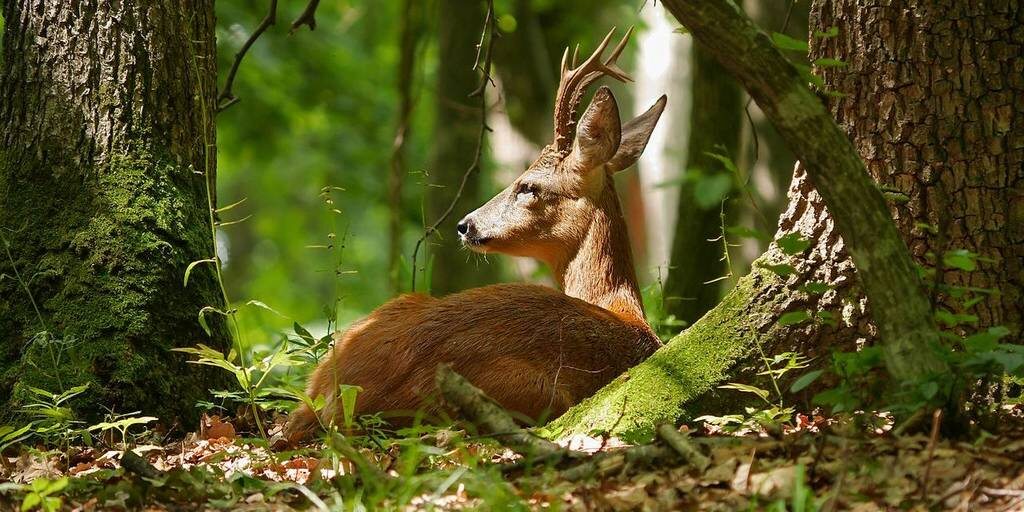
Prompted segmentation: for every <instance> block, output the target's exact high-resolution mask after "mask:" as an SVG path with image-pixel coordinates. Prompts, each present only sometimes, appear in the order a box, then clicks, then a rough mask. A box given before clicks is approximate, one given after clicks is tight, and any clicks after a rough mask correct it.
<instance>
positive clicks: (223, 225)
mask: <svg viewBox="0 0 1024 512" xmlns="http://www.w3.org/2000/svg"><path fill="white" fill-rule="evenodd" d="M251 218H252V215H251V214H250V215H246V216H245V217H242V218H241V219H238V220H229V221H226V222H218V223H217V227H218V228H224V227H227V226H230V225H232V224H241V223H243V222H245V221H247V220H249V219H251Z"/></svg>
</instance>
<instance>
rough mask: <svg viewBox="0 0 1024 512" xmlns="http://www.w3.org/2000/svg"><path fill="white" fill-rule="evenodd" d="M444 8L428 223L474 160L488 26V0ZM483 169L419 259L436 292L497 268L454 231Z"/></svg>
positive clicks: (452, 2)
mask: <svg viewBox="0 0 1024 512" xmlns="http://www.w3.org/2000/svg"><path fill="white" fill-rule="evenodd" d="M439 8H440V9H439V20H438V38H439V41H438V57H439V59H440V60H439V62H438V64H439V65H438V70H437V90H436V94H437V96H436V98H437V99H436V115H437V118H436V120H435V123H434V133H433V139H434V152H433V155H432V158H431V166H430V168H429V170H428V172H429V173H430V176H429V177H428V180H429V182H430V183H432V184H433V185H434V186H433V187H429V188H427V189H426V190H425V191H424V193H425V194H426V201H427V206H428V209H427V212H428V215H427V219H426V220H427V222H428V223H433V222H434V221H435V220H437V219H438V218H440V217H441V215H442V213H443V212H444V211H445V209H447V208H448V205H450V204H451V202H452V200H453V199H454V198H455V194H456V191H457V190H458V188H459V182H460V181H461V180H462V175H463V174H464V173H465V172H466V169H467V168H469V166H470V164H471V163H472V162H473V158H474V150H475V148H476V145H477V135H478V131H479V127H480V125H479V120H480V110H479V109H480V105H481V101H480V99H479V98H470V97H469V94H470V93H472V92H473V91H474V90H475V89H476V88H477V86H478V85H479V75H478V72H477V71H476V70H475V69H474V68H473V65H474V63H475V58H476V53H477V52H476V45H477V44H478V43H479V42H480V31H481V30H482V28H483V21H484V11H483V5H482V4H481V3H480V2H476V1H473V2H465V1H459V0H442V1H441V2H440V3H439ZM481 58H483V56H482V55H481ZM481 64H483V63H482V62H481ZM481 174H482V173H480V172H475V173H473V174H472V175H471V176H470V177H469V179H468V181H467V182H466V187H465V189H464V190H463V192H462V196H461V197H459V198H458V201H457V202H456V206H455V209H454V210H452V213H451V215H449V216H448V218H447V219H446V220H445V222H444V223H443V224H441V225H440V226H438V232H437V234H436V235H433V236H431V237H429V238H428V239H427V241H426V242H425V243H426V244H427V245H428V247H429V248H430V250H429V252H428V258H429V259H428V260H427V261H423V262H422V263H420V262H418V263H417V266H421V265H422V266H429V267H430V271H429V272H428V275H429V276H430V283H429V286H430V288H429V289H430V291H431V292H432V293H434V294H435V295H445V294H448V293H452V292H456V291H460V290H465V289H467V288H473V287H475V286H480V285H483V284H487V283H489V282H491V281H492V279H491V277H492V275H493V274H494V273H495V272H496V266H495V264H494V260H493V259H491V260H490V261H488V260H486V259H484V258H482V257H479V256H476V255H471V254H470V253H469V252H467V251H466V250H464V249H463V248H462V246H461V244H460V243H459V238H458V236H457V235H456V233H455V225H456V223H458V222H459V219H461V218H462V217H463V216H464V215H466V214H468V213H469V212H471V211H473V210H474V209H475V208H477V207H478V206H480V205H481V204H482V201H481V192H482V183H484V181H483V180H482V179H481Z"/></svg>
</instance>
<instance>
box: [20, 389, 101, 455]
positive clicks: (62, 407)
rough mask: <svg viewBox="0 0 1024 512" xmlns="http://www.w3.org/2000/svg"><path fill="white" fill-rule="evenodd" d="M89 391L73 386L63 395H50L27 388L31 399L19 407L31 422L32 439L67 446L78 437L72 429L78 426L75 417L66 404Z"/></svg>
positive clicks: (47, 392)
mask: <svg viewBox="0 0 1024 512" xmlns="http://www.w3.org/2000/svg"><path fill="white" fill-rule="evenodd" d="M88 388H89V385H88V384H83V385H81V386H75V387H73V388H71V389H69V390H67V391H64V392H63V393H51V392H49V391H47V390H45V389H39V388H33V387H29V388H27V389H28V391H29V393H31V395H32V398H31V399H30V401H29V402H28V403H27V404H25V405H24V406H23V407H22V412H24V413H25V414H26V415H27V416H28V417H29V418H31V419H32V429H31V432H32V434H33V435H35V436H37V437H40V438H42V439H43V441H44V442H45V443H47V444H54V445H59V446H67V445H68V444H70V443H71V441H72V440H74V439H75V438H77V437H78V436H79V435H80V432H81V431H80V429H79V428H78V427H77V426H76V425H80V424H81V423H82V422H81V421H78V419H77V418H76V417H75V414H74V411H72V410H71V408H70V407H68V405H67V404H68V402H69V401H70V400H71V399H72V398H75V397H76V396H78V395H81V394H82V393H85V391H86V390H87V389H88Z"/></svg>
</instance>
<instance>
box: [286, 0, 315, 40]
mask: <svg viewBox="0 0 1024 512" xmlns="http://www.w3.org/2000/svg"><path fill="white" fill-rule="evenodd" d="M317 7H320V0H309V3H307V4H306V8H305V9H303V10H302V12H301V13H300V14H299V17H298V18H295V21H293V22H292V26H291V28H290V29H288V35H291V34H294V33H295V32H296V31H297V30H299V28H300V27H302V26H303V25H306V26H308V27H309V29H310V30H316V9H317Z"/></svg>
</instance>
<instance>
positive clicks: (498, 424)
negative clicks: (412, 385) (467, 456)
mask: <svg viewBox="0 0 1024 512" xmlns="http://www.w3.org/2000/svg"><path fill="white" fill-rule="evenodd" d="M437 388H438V389H439V390H441V395H442V396H444V399H445V401H446V402H448V403H449V404H450V405H452V406H454V407H455V408H457V409H458V410H459V412H460V413H462V415H463V416H464V417H465V418H466V419H469V420H470V421H472V422H474V423H475V424H477V425H479V426H480V427H482V428H483V429H484V430H486V431H487V432H488V433H492V434H493V433H497V434H494V437H495V438H496V439H498V440H499V441H501V442H502V443H505V444H506V445H508V447H509V448H512V450H514V451H516V452H519V453H525V454H528V455H538V456H548V455H551V454H557V455H559V457H561V456H566V455H569V453H570V452H569V451H568V450H566V449H565V448H562V447H561V446H558V445H557V444H555V443H552V442H551V441H548V440H547V439H542V438H540V437H537V436H535V435H533V434H531V433H530V432H528V431H526V430H524V429H522V428H519V426H518V425H517V424H516V422H515V420H513V419H512V416H511V415H509V413H508V412H506V411H505V409H503V408H502V407H501V406H500V405H498V404H497V403H495V402H494V401H493V400H491V399H490V398H489V397H488V396H487V395H485V394H484V392H483V391H481V390H480V389H479V388H477V387H476V386H474V385H473V384H471V383H470V382H469V381H468V380H466V378H465V377H463V376H461V375H459V374H458V373H455V371H454V370H452V369H451V367H450V366H448V365H446V364H442V365H439V366H438V367H437Z"/></svg>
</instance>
